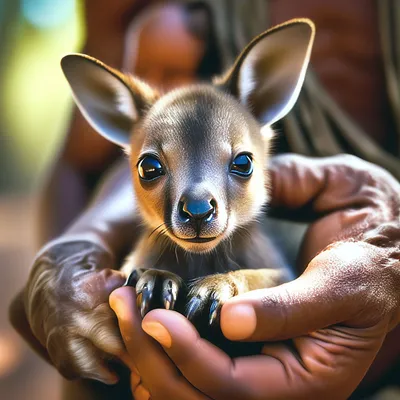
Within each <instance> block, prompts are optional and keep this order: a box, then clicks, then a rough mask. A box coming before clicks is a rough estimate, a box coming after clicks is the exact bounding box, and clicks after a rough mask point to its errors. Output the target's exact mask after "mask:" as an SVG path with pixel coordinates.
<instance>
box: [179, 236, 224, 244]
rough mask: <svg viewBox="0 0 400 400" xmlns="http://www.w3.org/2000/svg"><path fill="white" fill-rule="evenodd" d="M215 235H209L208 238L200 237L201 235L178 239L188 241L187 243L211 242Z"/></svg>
mask: <svg viewBox="0 0 400 400" xmlns="http://www.w3.org/2000/svg"><path fill="white" fill-rule="evenodd" d="M216 238H217V237H216V236H215V237H210V238H202V237H195V238H193V239H182V238H180V240H184V241H185V242H189V243H207V242H212V241H213V240H215V239H216Z"/></svg>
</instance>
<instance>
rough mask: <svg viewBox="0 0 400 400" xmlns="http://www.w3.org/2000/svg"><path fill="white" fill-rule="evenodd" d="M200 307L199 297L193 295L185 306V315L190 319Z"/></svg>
mask: <svg viewBox="0 0 400 400" xmlns="http://www.w3.org/2000/svg"><path fill="white" fill-rule="evenodd" d="M200 308H201V300H200V298H199V297H193V298H192V300H190V301H189V303H188V305H187V307H186V317H187V318H188V319H191V318H192V317H193V315H194V314H195V313H196V312H197V311H198V310H199V309H200Z"/></svg>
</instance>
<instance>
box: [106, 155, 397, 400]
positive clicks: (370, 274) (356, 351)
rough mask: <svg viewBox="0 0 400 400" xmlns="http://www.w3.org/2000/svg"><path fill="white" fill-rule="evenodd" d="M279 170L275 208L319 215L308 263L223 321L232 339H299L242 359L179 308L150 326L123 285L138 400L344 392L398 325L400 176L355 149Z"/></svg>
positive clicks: (123, 315) (279, 163)
mask: <svg viewBox="0 0 400 400" xmlns="http://www.w3.org/2000/svg"><path fill="white" fill-rule="evenodd" d="M271 173H272V188H273V189H272V201H273V204H272V205H273V206H274V207H275V209H278V208H279V209H280V210H281V211H284V210H286V212H287V213H290V212H291V211H297V213H298V215H301V214H300V211H301V210H302V211H303V214H302V215H308V216H309V217H310V219H311V220H313V221H314V222H313V223H312V224H311V225H310V228H309V229H308V232H307V234H306V236H305V240H304V245H303V248H302V264H303V265H305V266H306V268H305V271H304V272H303V274H302V275H301V276H300V277H299V278H298V279H296V280H294V281H292V282H290V283H287V284H284V285H281V286H279V287H276V288H272V289H265V290H258V291H253V292H250V293H247V294H245V295H242V296H238V297H236V298H233V299H232V300H230V301H228V302H227V303H226V304H225V305H224V306H223V308H222V315H221V326H222V330H223V332H224V334H225V335H226V336H227V337H228V338H230V339H232V340H247V341H249V340H250V341H251V340H264V341H266V342H273V341H276V340H282V339H287V338H294V339H293V341H292V345H291V346H288V345H287V344H283V343H266V345H265V346H264V348H263V350H262V356H261V357H260V356H256V357H247V358H238V359H235V360H234V361H232V360H231V359H230V358H229V357H227V356H226V355H225V354H224V353H222V352H221V351H220V350H219V349H217V348H215V347H214V346H212V345H211V344H209V343H208V342H206V341H205V340H203V339H201V338H200V337H199V335H198V334H197V332H196V331H195V329H194V327H193V326H192V325H191V324H190V323H189V322H188V321H187V320H186V319H185V318H183V317H182V316H181V315H179V314H177V313H175V312H173V311H166V310H154V311H152V312H150V313H149V314H147V316H146V317H145V318H144V320H143V322H142V323H141V320H140V318H139V316H138V313H137V310H136V308H135V307H134V303H135V293H134V291H133V289H132V288H121V289H117V290H116V291H114V292H113V294H112V295H111V298H110V304H111V306H112V308H113V309H114V311H115V312H116V314H117V316H118V320H119V326H120V329H121V332H122V336H123V338H124V342H125V344H126V347H127V351H128V353H129V357H130V361H129V363H130V367H131V369H132V371H133V372H132V379H131V383H132V390H133V392H134V395H135V399H137V400H144V399H148V398H149V393H151V399H152V400H155V399H163V400H167V399H174V400H180V399H185V400H186V399H214V400H223V399H241V400H250V399H251V400H253V399H254V400H255V399H257V400H258V399H309V398H324V399H335V400H337V399H346V398H348V397H349V395H350V394H351V393H352V392H353V391H354V390H355V388H356V387H357V386H358V384H359V383H360V381H361V380H362V378H363V376H364V375H365V373H366V372H367V370H368V369H369V367H370V365H371V363H372V362H373V360H374V358H375V356H376V354H377V353H378V351H379V349H380V347H381V345H382V343H383V341H384V339H385V336H386V334H387V333H388V332H389V331H390V330H391V329H393V328H395V327H396V326H397V324H398V323H399V320H400V292H399V290H398V288H399V287H400V251H399V246H400V220H399V194H400V187H399V184H398V182H396V181H395V180H394V179H393V178H392V177H391V176H390V175H389V174H387V173H386V172H384V171H383V170H382V169H380V168H378V167H375V166H373V165H371V164H369V163H366V162H364V161H361V160H359V159H357V158H355V157H352V156H337V157H333V158H326V159H319V160H317V159H315V160H310V159H307V158H304V157H300V156H292V155H287V156H281V157H276V158H275V159H274V161H273V162H272V164H271ZM306 210H307V213H306V212H305V211H306ZM145 332H147V333H148V334H149V335H150V336H152V337H153V338H154V339H155V340H156V341H158V342H159V343H160V344H161V345H162V348H161V347H160V346H159V345H158V343H156V342H155V341H153V340H152V339H151V338H150V337H149V336H147V335H146V334H145ZM155 365H157V369H154V366H155Z"/></svg>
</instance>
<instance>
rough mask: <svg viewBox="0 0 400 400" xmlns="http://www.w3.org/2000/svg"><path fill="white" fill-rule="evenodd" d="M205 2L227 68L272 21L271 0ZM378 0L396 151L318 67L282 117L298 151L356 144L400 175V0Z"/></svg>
mask: <svg viewBox="0 0 400 400" xmlns="http://www.w3.org/2000/svg"><path fill="white" fill-rule="evenodd" d="M203 2H204V3H206V4H207V5H208V6H209V7H210V9H211V11H212V14H213V17H214V25H215V30H216V34H217V40H218V44H219V47H220V49H221V54H222V56H223V62H224V66H225V67H228V66H229V65H230V64H231V63H232V61H233V60H234V58H235V56H236V55H237V54H238V52H239V51H240V49H241V48H243V46H244V45H245V44H246V43H247V42H248V41H249V40H250V39H251V38H252V37H254V36H255V35H257V34H259V33H261V32H262V31H264V30H265V29H267V28H268V27H269V26H270V24H269V23H268V1H267V0H245V1H244V0H203ZM377 3H378V10H379V13H378V18H377V23H379V26H380V33H381V42H382V54H383V58H384V63H385V75H386V82H387V85H386V86H387V95H388V99H389V101H390V105H391V111H392V113H393V118H394V121H395V125H396V132H391V134H394V135H397V136H398V140H397V142H398V144H399V148H397V149H396V152H395V153H394V154H395V155H393V154H390V153H389V152H387V151H386V150H384V149H383V148H381V147H380V146H379V145H378V144H377V143H376V142H375V141H374V140H373V139H372V138H370V137H369V136H368V135H367V134H366V133H365V132H364V131H363V130H362V129H361V127H360V126H358V124H357V123H356V122H355V121H354V120H352V118H351V117H350V116H348V115H347V114H346V113H345V112H344V111H343V110H342V109H341V108H340V107H339V106H338V104H336V102H335V101H334V100H333V99H332V97H331V96H330V95H329V94H328V93H327V92H326V91H325V90H324V88H323V87H322V85H321V84H320V82H319V81H318V79H317V77H316V76H315V74H313V72H312V70H310V71H309V73H308V75H307V78H306V82H305V85H304V89H303V91H302V94H301V96H300V98H299V101H298V103H297V106H296V107H295V109H294V110H293V111H292V112H291V113H290V114H289V115H288V116H287V117H286V118H285V119H284V120H283V121H282V126H283V134H284V135H285V137H286V140H287V142H288V144H289V147H290V150H291V151H293V152H295V153H300V154H304V155H308V156H317V157H318V156H329V155H334V154H338V153H343V152H345V150H344V149H345V148H347V149H348V148H351V149H353V150H352V152H353V153H354V154H355V155H357V156H359V157H361V158H363V159H365V160H368V161H370V162H373V163H375V164H378V165H380V166H382V167H384V168H385V169H387V170H388V171H390V172H391V173H392V174H393V175H394V176H395V177H396V178H397V179H399V180H400V160H399V156H400V84H399V82H400V1H399V0H379V1H378V0H377ZM317 34H318V33H317ZM279 133H281V132H279ZM343 144H344V145H343ZM342 146H343V147H344V148H343V147H342Z"/></svg>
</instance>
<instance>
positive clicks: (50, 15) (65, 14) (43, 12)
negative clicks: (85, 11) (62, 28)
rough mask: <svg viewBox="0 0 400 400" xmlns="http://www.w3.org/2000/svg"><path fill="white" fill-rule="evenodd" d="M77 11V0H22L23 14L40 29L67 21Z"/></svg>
mask: <svg viewBox="0 0 400 400" xmlns="http://www.w3.org/2000/svg"><path fill="white" fill-rule="evenodd" d="M74 12H75V0H22V15H23V17H24V18H25V19H26V20H27V21H28V22H29V23H31V24H32V25H34V26H35V27H37V28H39V29H43V28H53V27H56V26H58V25H61V24H63V23H65V22H67V21H68V20H69V19H70V18H71V16H72V14H73V13H74Z"/></svg>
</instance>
